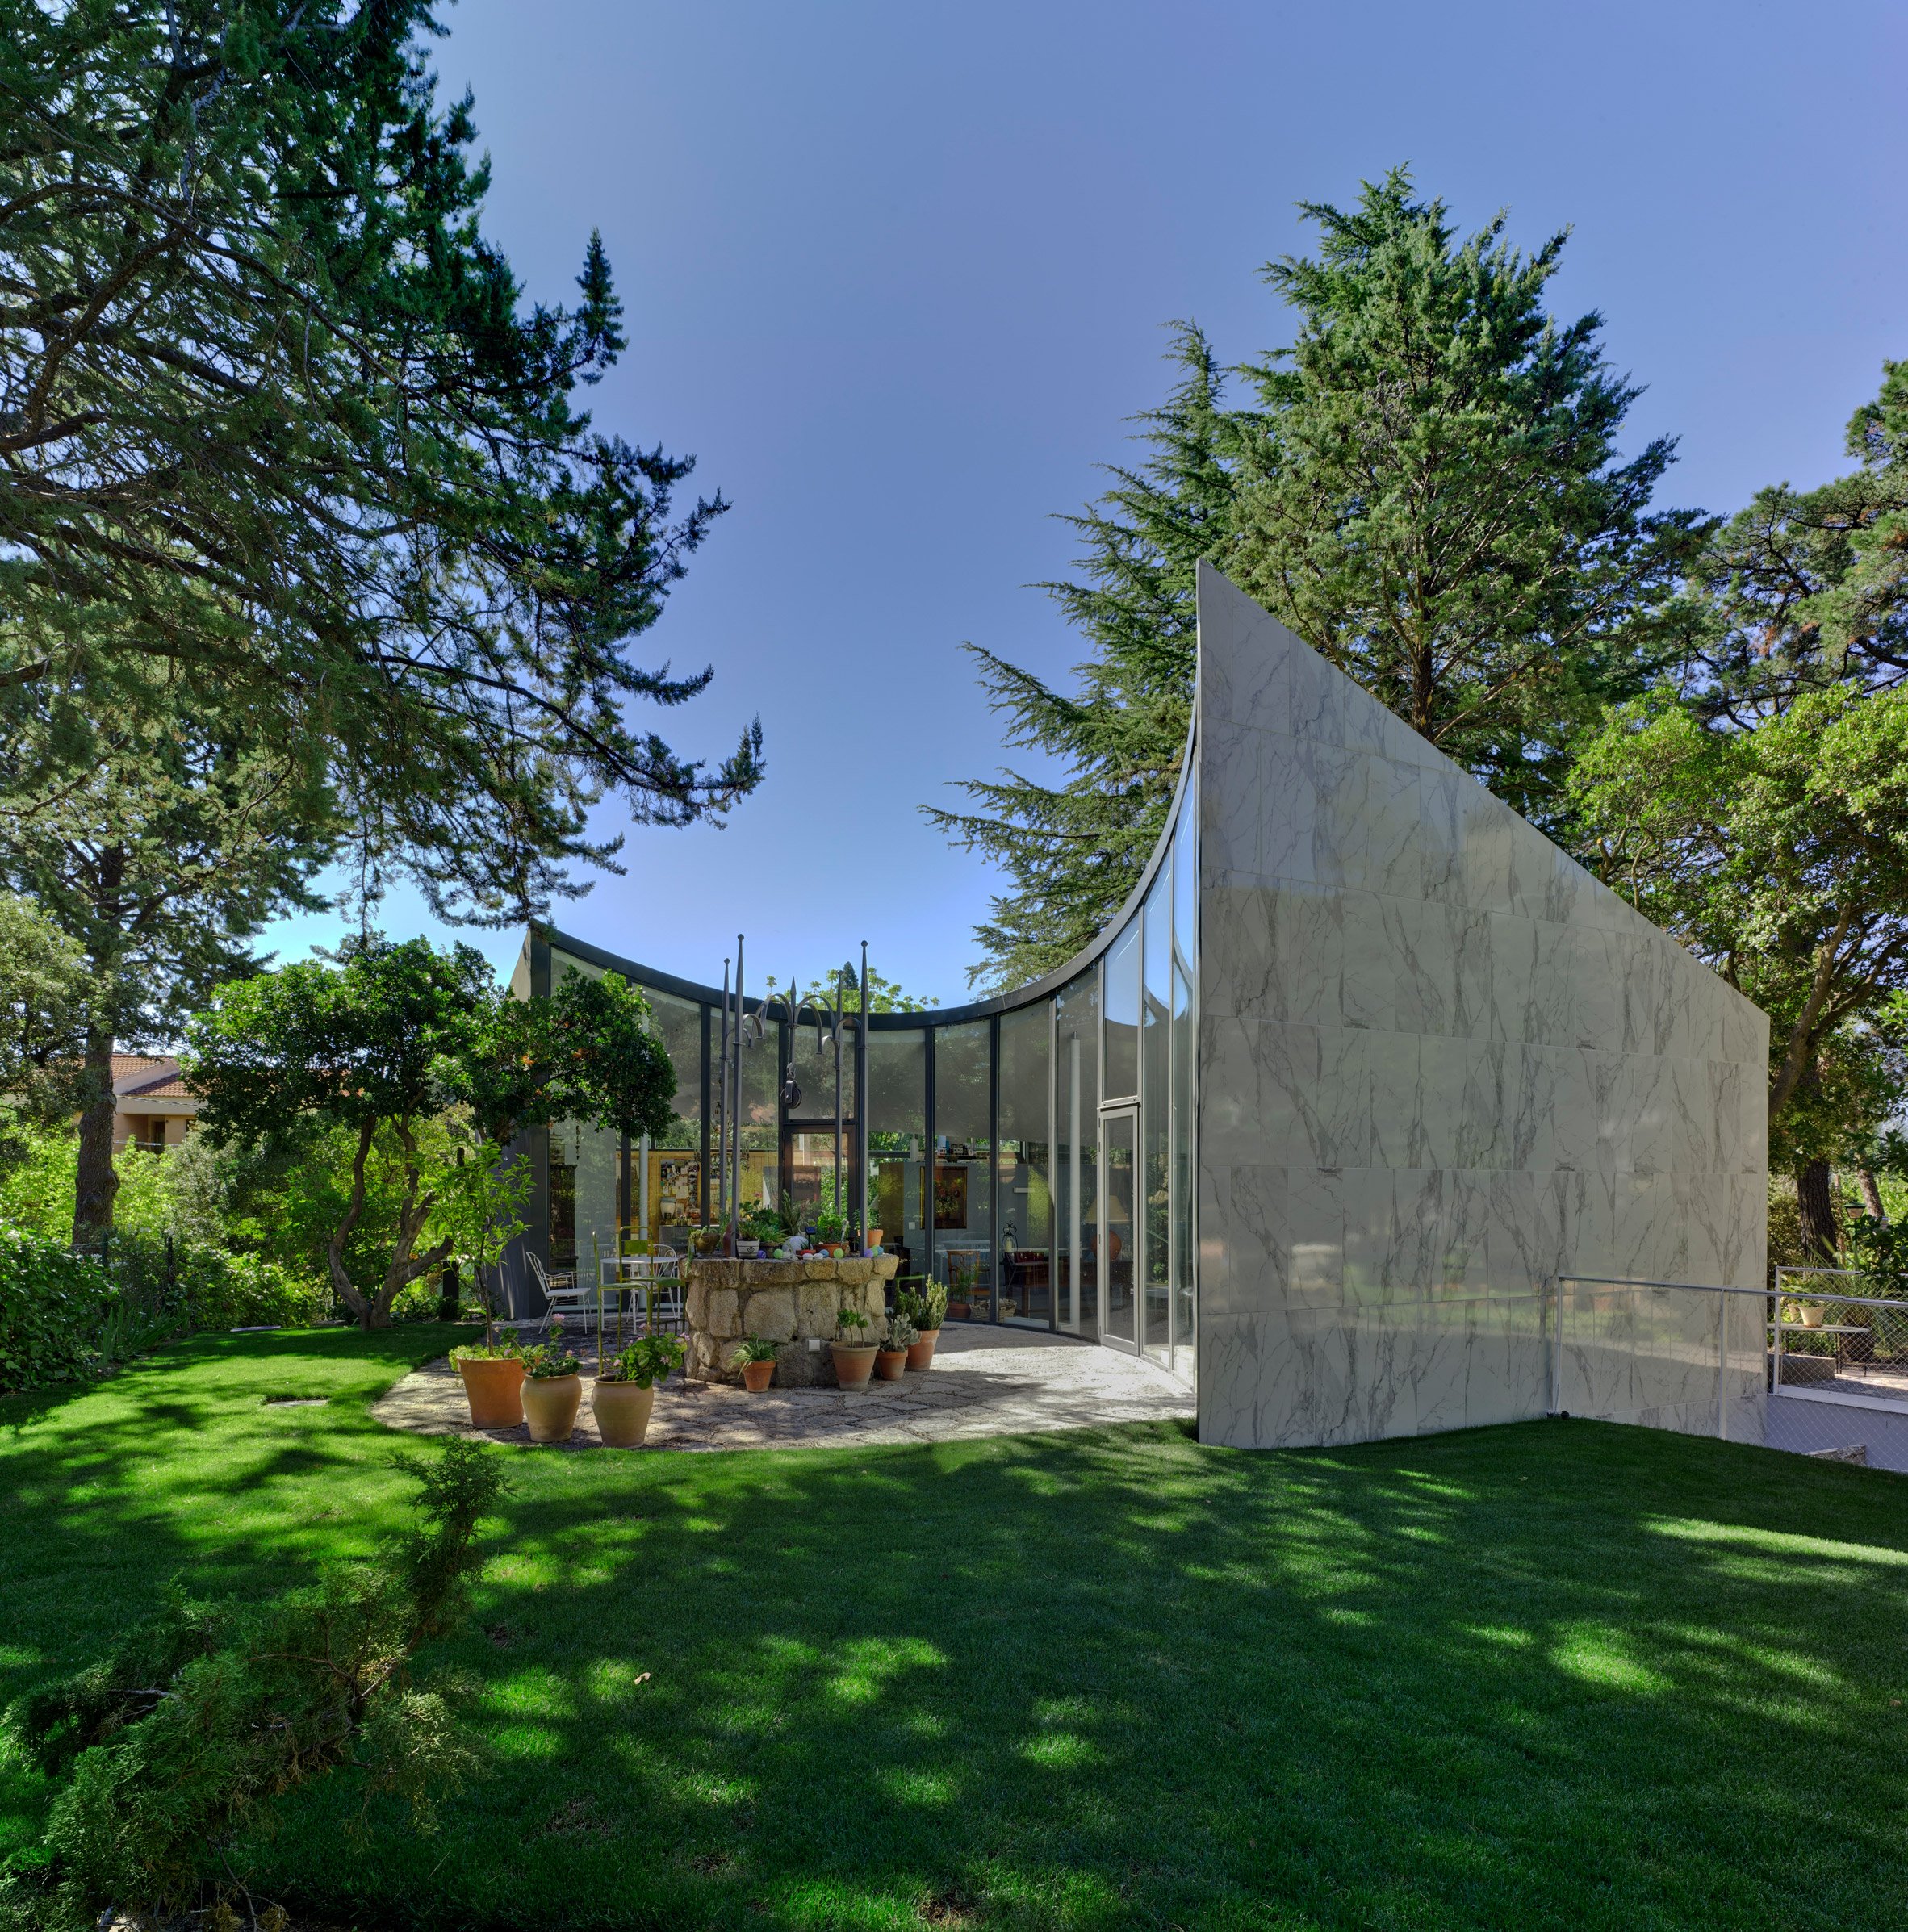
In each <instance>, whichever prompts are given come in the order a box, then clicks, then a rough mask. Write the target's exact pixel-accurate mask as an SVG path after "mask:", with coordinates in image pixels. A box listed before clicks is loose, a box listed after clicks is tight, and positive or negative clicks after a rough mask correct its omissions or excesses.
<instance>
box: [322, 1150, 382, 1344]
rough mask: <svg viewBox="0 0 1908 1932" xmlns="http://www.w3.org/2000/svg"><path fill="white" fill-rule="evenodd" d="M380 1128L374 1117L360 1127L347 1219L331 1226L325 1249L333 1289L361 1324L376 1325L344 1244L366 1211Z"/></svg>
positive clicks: (352, 1169) (361, 1325) (347, 1205)
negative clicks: (368, 1173)
mask: <svg viewBox="0 0 1908 1932" xmlns="http://www.w3.org/2000/svg"><path fill="white" fill-rule="evenodd" d="M377 1131H378V1127H377V1123H376V1122H375V1121H366V1122H363V1123H361V1125H360V1126H359V1127H358V1146H357V1148H356V1151H355V1152H354V1156H353V1158H352V1162H351V1198H350V1199H349V1202H347V1203H346V1205H345V1218H344V1219H343V1220H342V1221H341V1223H339V1224H338V1226H337V1227H334V1228H333V1230H332V1234H331V1240H330V1242H329V1244H328V1247H327V1248H326V1251H325V1259H326V1261H328V1263H329V1265H330V1268H331V1286H332V1292H333V1294H336V1295H337V1298H338V1299H339V1300H340V1301H341V1302H342V1303H344V1304H345V1307H347V1308H349V1310H350V1311H351V1312H352V1313H353V1314H354V1315H356V1316H357V1317H358V1327H359V1328H371V1327H373V1326H374V1324H373V1322H372V1320H371V1304H370V1303H369V1302H367V1301H366V1299H365V1298H364V1297H363V1296H362V1294H359V1293H358V1286H357V1284H356V1283H355V1282H354V1281H353V1280H352V1279H351V1275H350V1272H349V1269H346V1267H345V1243H346V1242H347V1241H348V1240H350V1239H351V1231H352V1230H353V1229H354V1227H357V1225H358V1217H359V1215H362V1213H363V1212H364V1168H365V1162H366V1160H367V1159H369V1157H370V1152H371V1141H372V1138H373V1136H374V1135H375V1134H376V1133H377Z"/></svg>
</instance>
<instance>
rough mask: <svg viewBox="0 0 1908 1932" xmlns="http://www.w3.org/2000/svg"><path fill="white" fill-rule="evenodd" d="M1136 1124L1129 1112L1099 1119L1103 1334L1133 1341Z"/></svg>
mask: <svg viewBox="0 0 1908 1932" xmlns="http://www.w3.org/2000/svg"><path fill="white" fill-rule="evenodd" d="M1138 1127H1139V1121H1138V1119H1137V1118H1136V1116H1135V1114H1134V1113H1133V1112H1132V1109H1131V1108H1128V1109H1124V1110H1122V1111H1120V1112H1119V1113H1117V1114H1102V1115H1101V1116H1100V1132H1101V1134H1102V1135H1103V1136H1104V1139H1105V1141H1106V1153H1105V1160H1104V1163H1103V1165H1104V1167H1105V1170H1106V1171H1105V1173H1104V1175H1103V1178H1102V1181H1101V1185H1102V1186H1103V1188H1104V1189H1105V1190H1106V1191H1105V1193H1104V1194H1103V1196H1102V1198H1101V1202H1100V1225H1099V1244H1100V1253H1101V1256H1102V1257H1103V1261H1104V1263H1105V1267H1104V1277H1105V1280H1106V1284H1107V1312H1106V1319H1105V1322H1104V1324H1103V1328H1102V1332H1103V1334H1105V1335H1107V1336H1111V1338H1112V1339H1113V1340H1115V1341H1126V1342H1130V1341H1131V1340H1132V1339H1133V1157H1134V1145H1133V1143H1134V1140H1135V1138H1136V1131H1137V1129H1138Z"/></svg>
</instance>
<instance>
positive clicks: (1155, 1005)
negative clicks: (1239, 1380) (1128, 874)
mask: <svg viewBox="0 0 1908 1932" xmlns="http://www.w3.org/2000/svg"><path fill="white" fill-rule="evenodd" d="M1172 884H1173V879H1172V874H1171V872H1170V871H1169V870H1168V869H1167V868H1165V867H1163V866H1162V867H1161V868H1160V872H1159V876H1158V877H1157V878H1156V879H1155V880H1153V889H1152V891H1150V892H1149V893H1148V894H1147V895H1146V923H1145V957H1146V972H1145V985H1144V1005H1143V1007H1142V1011H1141V1018H1140V1062H1141V1072H1142V1074H1143V1076H1144V1077H1143V1080H1142V1082H1141V1088H1140V1177H1141V1180H1142V1182H1143V1187H1142V1194H1143V1196H1144V1202H1145V1215H1144V1227H1145V1238H1144V1240H1143V1241H1142V1242H1141V1244H1140V1247H1141V1250H1142V1252H1141V1253H1140V1257H1139V1261H1140V1270H1141V1273H1142V1275H1143V1277H1144V1282H1145V1331H1144V1336H1143V1337H1142V1339H1143V1340H1144V1343H1145V1344H1146V1347H1147V1349H1149V1351H1150V1352H1152V1353H1154V1354H1156V1355H1157V1356H1158V1357H1159V1358H1160V1360H1161V1361H1164V1360H1165V1356H1166V1351H1167V1349H1168V1348H1169V1346H1170V1345H1171V1343H1172V1340H1173V1332H1172V1322H1173V1308H1172V1298H1171V1293H1170V1289H1169V1283H1168V1280H1167V1275H1168V1270H1169V1267H1170V1265H1171V1254H1170V1248H1169V1240H1168V1230H1169V1226H1170V1219H1169V1213H1168V1209H1169V1205H1170V1202H1171V1180H1170V1173H1169V1163H1168V1160H1167V1154H1166V1148H1167V1134H1168V1129H1169V1124H1170V1118H1171V1110H1172V1109H1171V1102H1172V1094H1171V1089H1170V1087H1169V1084H1168V1080H1167V1067H1168V1060H1169V1047H1168V1040H1169V1027H1168V1002H1169V1000H1170V998H1171V997H1172V965H1171V961H1170V958H1169V955H1170V953H1171V951H1172V943H1171V941H1172V935H1171V933H1170V931H1169V927H1168V922H1169V918H1170V914H1171V908H1172V899H1171V893H1172Z"/></svg>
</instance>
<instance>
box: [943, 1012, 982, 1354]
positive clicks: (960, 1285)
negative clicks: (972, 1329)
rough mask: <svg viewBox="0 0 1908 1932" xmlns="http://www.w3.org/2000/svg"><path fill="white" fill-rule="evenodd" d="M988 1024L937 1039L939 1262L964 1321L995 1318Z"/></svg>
mask: <svg viewBox="0 0 1908 1932" xmlns="http://www.w3.org/2000/svg"><path fill="white" fill-rule="evenodd" d="M992 1031H993V1029H992V1028H991V1027H990V1026H989V1024H988V1023H987V1022H986V1021H985V1020H971V1021H969V1022H968V1023H967V1024H966V1025H965V1026H963V1027H939V1028H937V1029H936V1030H935V1036H934V1042H935V1044H934V1150H935V1160H934V1231H935V1232H934V1259H935V1271H936V1272H937V1273H939V1276H940V1278H941V1279H942V1280H943V1281H944V1282H946V1283H947V1285H948V1313H949V1314H950V1315H952V1314H953V1312H954V1310H955V1309H956V1308H964V1309H965V1310H966V1311H967V1313H966V1315H964V1316H960V1315H956V1316H955V1319H956V1320H962V1319H966V1320H973V1321H981V1322H984V1321H986V1320H988V1319H990V1316H991V1315H992V1313H993V1290H994V1278H993V1277H994V1185H993V1184H994V1161H993V1149H992V1148H991V1146H990V1141H989V1130H988V1120H987V1111H988V1109H987V1089H988V1076H989V1067H988V1060H989V1048H988V1041H989V1037H990V1035H991V1033H992Z"/></svg>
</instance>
